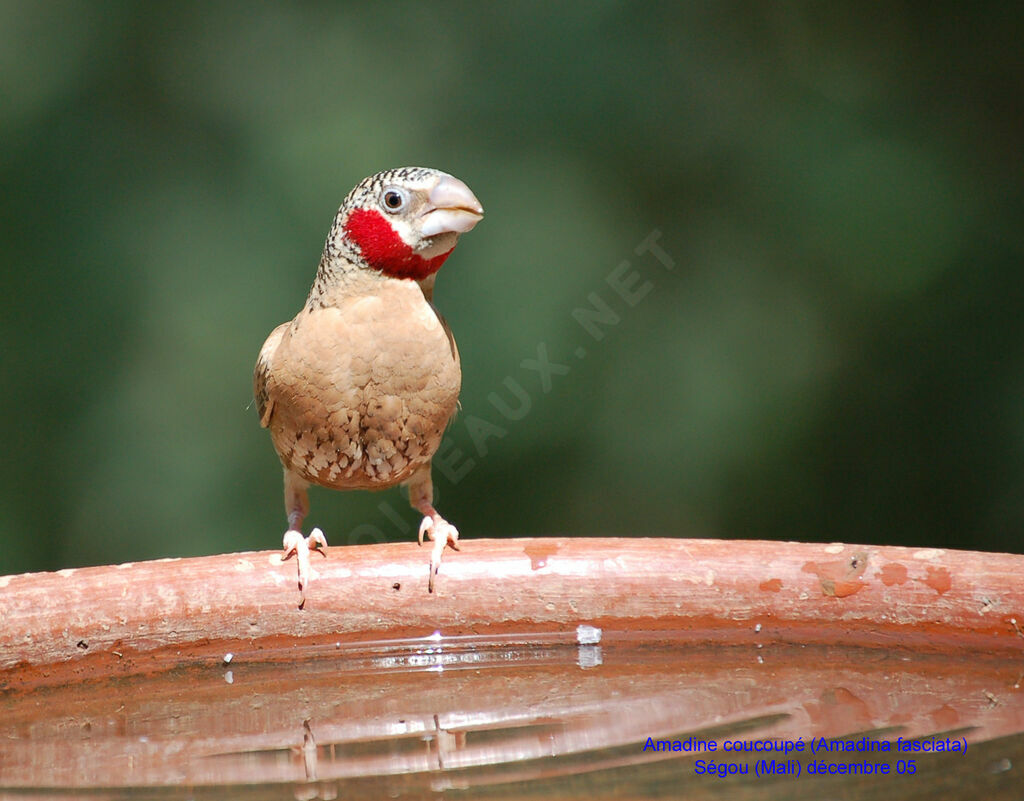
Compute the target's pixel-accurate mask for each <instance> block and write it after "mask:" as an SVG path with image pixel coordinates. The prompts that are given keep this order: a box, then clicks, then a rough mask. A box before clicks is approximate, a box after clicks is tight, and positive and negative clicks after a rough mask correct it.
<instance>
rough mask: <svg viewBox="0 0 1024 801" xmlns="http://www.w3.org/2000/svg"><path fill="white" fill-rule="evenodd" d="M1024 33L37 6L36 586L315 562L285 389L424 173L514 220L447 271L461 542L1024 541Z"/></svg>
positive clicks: (31, 205)
mask: <svg viewBox="0 0 1024 801" xmlns="http://www.w3.org/2000/svg"><path fill="white" fill-rule="evenodd" d="M1022 8H1024V7H1022V6H1019V5H1017V4H1011V3H980V4H970V5H964V4H941V3H939V4H920V3H899V2H896V3H887V4H867V3H859V2H837V3H813V2H807V3H800V2H796V3H794V2H779V3H728V2H726V3H677V4H663V5H658V6H654V5H653V4H643V3H636V4H630V3H613V2H577V3H559V4H551V3H540V2H537V3H533V2H529V3H528V2H515V3H508V4H504V5H499V4H479V3H469V2H446V3H431V4H427V3H386V4H385V3H379V4H369V3H359V4H341V3H334V2H330V3H327V2H325V3H310V2H302V3H279V4H241V3H235V4H231V3H213V4H208V3H174V4H167V5H159V4H143V3H135V2H130V3H128V2H126V3H93V2H79V3H76V2H60V3H55V2H31V3H29V2H6V3H3V4H2V6H0V136H2V144H3V146H2V148H0V181H2V185H3V190H2V193H0V203H2V214H0V220H2V222H0V253H2V255H3V260H4V271H3V275H4V287H3V292H2V299H0V303H2V304H3V311H2V320H0V325H2V335H3V355H2V378H3V390H4V391H3V394H2V400H0V403H2V414H3V421H4V425H5V436H4V445H5V457H4V459H3V461H2V465H3V481H2V482H0V523H2V527H0V573H10V572H20V571H28V570H40V569H52V568H59V567H69V566H76V565H84V564H96V563H106V562H117V561H125V560H137V559H144V558H150V557H162V556H178V555H188V554H208V553H215V552H224V551H233V550H245V549H262V548H276V547H278V546H279V544H280V540H281V534H282V532H283V529H284V512H283V505H282V499H281V477H280V470H279V467H278V463H277V459H276V456H275V455H274V452H273V449H272V447H271V444H270V439H269V437H268V435H267V433H266V432H265V431H263V430H261V429H260V427H259V425H258V422H257V419H256V412H255V410H254V409H253V408H251V406H250V397H251V370H252V365H253V363H254V361H255V358H256V354H257V352H258V350H259V348H260V345H261V344H262V343H263V340H264V337H265V336H266V334H267V333H269V331H270V330H271V329H272V328H273V327H274V326H275V325H276V324H277V323H279V322H282V321H284V320H286V319H289V318H291V317H292V316H293V315H294V314H295V312H296V311H297V310H298V309H299V307H300V306H301V304H302V302H303V300H304V298H305V295H306V291H307V289H308V287H309V285H310V283H311V281H312V279H313V274H314V272H315V269H316V265H317V261H318V259H319V256H320V251H321V248H322V246H323V240H324V237H325V235H326V233H327V229H328V227H329V225H330V222H331V219H332V217H333V215H334V212H335V210H336V208H337V206H338V204H339V203H340V201H341V199H342V198H343V197H344V195H345V194H346V193H347V192H348V190H349V189H350V188H351V187H352V186H353V185H354V184H355V183H356V182H357V181H358V180H360V179H361V178H363V177H364V176H365V175H368V174H370V173H372V172H375V171H377V170H379V169H383V168H387V167H393V166H399V165H404V164H422V165H427V166H433V167H438V168H440V169H443V170H446V171H448V172H451V173H453V174H455V175H457V176H458V177H460V178H462V179H463V180H465V181H466V182H467V183H468V184H469V185H470V186H471V187H472V188H473V190H474V191H475V192H476V194H477V195H478V197H479V198H480V199H481V201H482V202H483V204H484V206H485V208H486V210H487V217H486V219H485V220H484V222H483V223H482V224H481V225H480V226H478V227H477V229H476V230H474V231H473V232H472V233H471V234H469V235H467V236H466V237H464V239H463V240H462V243H461V244H460V245H459V248H458V250H457V251H456V253H455V254H454V255H453V257H452V258H451V259H450V260H449V261H448V263H447V264H446V265H445V267H444V269H443V270H442V272H441V273H440V276H439V280H438V286H437V302H438V305H439V307H440V308H441V310H442V311H443V313H444V314H445V315H446V316H447V318H448V320H449V322H450V323H451V325H452V328H453V329H454V331H455V334H456V337H457V338H458V341H459V345H460V348H461V351H462V356H463V369H464V385H463V394H462V412H461V414H460V416H459V417H458V418H457V419H456V421H455V423H454V424H453V427H452V429H451V430H450V433H449V434H448V437H447V440H446V445H445V450H444V454H445V458H446V459H447V460H448V462H449V464H450V465H451V467H449V468H448V470H447V472H448V473H449V474H450V477H449V478H445V477H444V475H443V474H442V472H443V471H437V470H435V475H436V477H437V484H438V495H439V503H438V506H439V508H440V509H441V511H442V512H443V513H444V514H445V515H446V517H448V518H449V519H450V520H452V521H453V522H455V523H456V524H457V525H458V526H459V528H460V529H461V531H462V533H463V536H464V537H465V538H467V539H471V538H473V537H485V536H486V537H492V536H498V537H501V536H512V535H524V534H525V535H560V534H570V535H578V536H584V535H621V536H639V535H657V536H713V537H726V538H780V539H797V540H812V541H831V540H845V541H853V542H867V543H897V544H905V545H929V546H950V547H961V548H976V549H990V550H1009V551H1017V552H1019V551H1020V550H1021V530H1022V524H1024V269H1022V266H1024V264H1022V256H1024V244H1022V239H1024V237H1022V231H1024V196H1022V191H1021V190H1022V187H1024V182H1022V168H1024V159H1022V153H1024V48H1022V47H1021V41H1022V39H1024V37H1022V26H1021V24H1020V23H1021V17H1022V10H1021V9H1022ZM655 230H657V231H660V232H661V238H660V240H658V245H659V246H660V247H661V248H662V249H663V250H664V251H665V252H666V253H667V254H668V257H669V258H671V260H672V261H673V262H674V263H675V268H674V269H672V270H667V269H665V267H664V266H663V264H662V263H661V261H660V260H659V259H658V258H656V257H655V256H656V254H654V253H651V252H646V253H640V254H637V253H636V248H637V246H638V245H640V244H641V243H642V242H643V241H644V240H645V238H646V237H648V236H649V235H650V234H651V232H652V231H655ZM624 261H627V262H628V265H627V266H625V267H621V268H620V266H619V265H620V264H621V263H622V262H624ZM613 285H615V286H613ZM616 286H617V287H618V289H619V290H620V291H619V292H617V291H616ZM627 290H628V291H627ZM645 292H646V294H644V293H645ZM623 295H625V296H626V297H625V298H624V297H623ZM640 295H643V296H642V297H640ZM595 304H604V305H603V306H600V305H599V306H597V307H595ZM586 308H590V309H594V308H601V309H602V310H603V315H604V319H605V322H603V323H597V324H595V323H592V322H589V318H587V317H585V316H583V318H582V319H583V320H584V321H585V322H587V324H588V325H589V326H590V328H591V329H592V330H590V331H588V329H587V326H585V325H582V324H581V322H580V319H578V318H580V317H581V313H580V312H578V311H577V312H576V315H575V316H574V311H575V310H579V309H586ZM611 320H617V321H616V322H614V323H613V322H610V321H611ZM595 325H596V328H595ZM595 334H600V335H601V336H600V339H598V338H596V337H595ZM580 348H582V349H583V351H585V354H584V353H583V351H580V350H578V349H580ZM539 350H541V351H543V352H542V353H541V356H543V355H544V353H546V357H547V359H549V360H550V361H551V362H553V363H555V364H557V365H560V367H559V368H557V372H556V373H555V374H552V375H548V376H547V378H548V379H549V381H548V382H546V383H545V382H544V381H543V380H542V379H543V378H544V377H545V376H544V375H543V374H542V373H545V371H541V372H538V371H537V370H536V366H535V365H532V364H531V363H530V362H529V361H528V360H534V361H543V359H538V351H539ZM581 354H583V355H581ZM524 361H526V364H525V366H524ZM517 390H518V393H517ZM492 396H497V398H496V402H492V400H491V398H492ZM524 398H525V399H526V400H525V401H524ZM527 406H528V408H526V407H527ZM499 408H500V409H504V415H503V414H502V412H501V411H500V410H499ZM510 418H514V419H510ZM451 476H454V477H455V480H452V478H451ZM312 504H313V511H312V513H311V515H310V517H309V519H308V524H309V525H319V526H321V527H322V528H324V529H325V531H326V532H327V535H328V539H330V540H331V541H332V542H333V543H334V544H344V543H355V542H373V541H381V540H384V539H388V540H406V541H411V539H412V538H413V537H414V526H415V524H416V522H417V516H416V515H415V513H413V511H412V510H411V509H409V508H408V506H407V505H406V502H405V500H404V498H403V497H402V496H401V494H400V493H399V491H398V490H391V491H388V492H386V493H344V494H343V493H332V492H328V491H325V490H321V491H316V490H314V492H313V495H312Z"/></svg>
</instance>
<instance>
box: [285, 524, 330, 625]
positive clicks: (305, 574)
mask: <svg viewBox="0 0 1024 801" xmlns="http://www.w3.org/2000/svg"><path fill="white" fill-rule="evenodd" d="M283 545H284V554H283V556H282V557H281V559H282V561H285V560H288V559H291V557H293V556H294V557H295V559H296V562H297V567H298V574H299V609H302V607H303V606H305V605H306V587H308V586H309V582H310V580H311V579H312V569H311V568H310V565H309V552H310V551H317V552H318V553H319V554H320V555H321V556H324V557H326V556H327V538H326V537H325V536H324V533H323V532H322V531H321V530H320V529H318V528H315V529H313V530H312V531H311V532H310V533H309V536H308V537H303V536H302V532H301V531H296V530H295V529H291V530H289V531H286V532H285V533H284V543H283Z"/></svg>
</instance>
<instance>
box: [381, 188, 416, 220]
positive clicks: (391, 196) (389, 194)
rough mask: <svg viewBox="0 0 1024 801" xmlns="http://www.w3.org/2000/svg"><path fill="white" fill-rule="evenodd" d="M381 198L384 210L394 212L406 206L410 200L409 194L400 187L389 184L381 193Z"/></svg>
mask: <svg viewBox="0 0 1024 801" xmlns="http://www.w3.org/2000/svg"><path fill="white" fill-rule="evenodd" d="M380 199H381V204H382V205H383V206H384V210H385V211H388V212H391V213H392V214H394V213H395V212H398V211H401V210H402V209H404V208H405V206H406V204H407V203H408V202H409V195H408V193H407V192H406V191H405V190H404V189H402V188H400V187H397V186H389V187H387V188H386V189H385V190H384V191H383V192H382V193H381V196H380Z"/></svg>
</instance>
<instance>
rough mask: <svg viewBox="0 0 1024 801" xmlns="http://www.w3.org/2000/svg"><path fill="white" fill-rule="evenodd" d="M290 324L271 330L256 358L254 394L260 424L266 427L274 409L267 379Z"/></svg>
mask: <svg viewBox="0 0 1024 801" xmlns="http://www.w3.org/2000/svg"><path fill="white" fill-rule="evenodd" d="M289 325H290V324H289V323H281V325H279V326H278V327H277V328H275V329H274V330H273V331H271V332H270V336H269V337H267V341H266V342H264V343H263V347H262V348H260V355H259V356H258V357H257V359H256V369H255V370H254V371H253V374H252V394H253V396H254V397H255V398H256V411H257V412H258V413H259V415H260V425H261V426H263V427H264V428H266V427H267V426H269V425H270V416H271V414H272V413H273V411H274V401H273V399H272V398H271V397H270V393H269V390H268V389H267V381H268V380H269V379H270V374H271V371H272V370H273V365H274V351H276V350H277V346H278V345H280V344H281V338H282V337H283V336H284V332H285V331H286V330H287V329H288V326H289Z"/></svg>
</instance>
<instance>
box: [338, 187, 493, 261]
mask: <svg viewBox="0 0 1024 801" xmlns="http://www.w3.org/2000/svg"><path fill="white" fill-rule="evenodd" d="M483 213H484V210H483V207H482V206H481V205H480V201H479V200H477V199H476V196H475V195H474V194H473V193H472V192H471V191H470V189H469V187H468V186H466V185H465V184H464V183H462V181H460V180H459V179H458V178H455V177H453V176H451V175H448V174H447V173H443V172H440V171H438V170H432V169H428V168H426V167H400V168H398V169H395V170H386V171H385V172H379V173H377V174H376V175H371V176H370V177H369V178H367V179H365V180H364V181H362V182H360V183H359V185H358V186H356V188H355V189H353V190H352V191H351V192H350V193H349V195H348V197H347V198H345V202H344V203H342V205H341V208H340V209H338V214H337V216H336V217H335V220H334V226H333V228H332V229H331V234H330V236H329V237H328V240H327V248H328V252H329V253H330V252H331V251H332V250H333V254H332V255H341V256H345V257H347V258H349V259H352V260H353V261H355V262H356V263H357V264H360V263H361V264H365V265H366V266H368V267H370V268H373V269H375V270H379V271H380V272H381V273H384V274H385V275H389V276H391V277H393V278H411V279H413V280H416V281H422V280H424V279H426V278H427V277H429V276H431V275H433V274H434V273H435V272H437V270H438V269H439V268H440V267H441V265H442V264H443V263H444V260H445V259H446V258H447V257H448V254H449V253H451V251H452V249H453V248H454V247H455V243H456V242H457V241H458V238H459V234H464V233H466V232H467V231H469V230H470V229H472V228H473V226H474V225H476V224H477V223H478V222H479V221H480V219H481V218H482V217H483Z"/></svg>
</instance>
